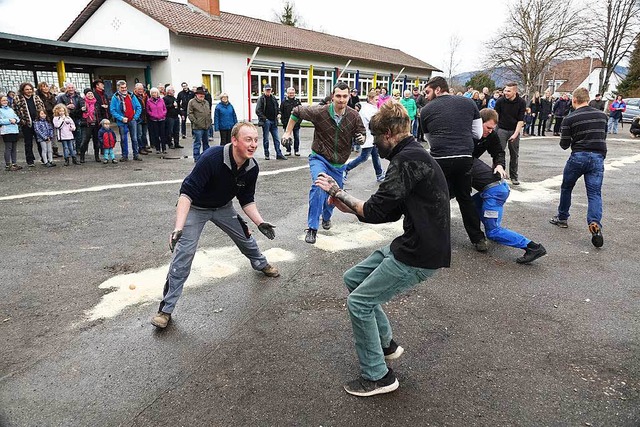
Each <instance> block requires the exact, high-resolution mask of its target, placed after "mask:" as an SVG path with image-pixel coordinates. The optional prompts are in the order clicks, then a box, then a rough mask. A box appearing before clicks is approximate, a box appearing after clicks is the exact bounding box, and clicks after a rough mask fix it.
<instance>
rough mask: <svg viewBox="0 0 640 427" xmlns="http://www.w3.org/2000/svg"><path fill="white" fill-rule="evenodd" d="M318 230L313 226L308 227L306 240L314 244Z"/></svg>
mask: <svg viewBox="0 0 640 427" xmlns="http://www.w3.org/2000/svg"><path fill="white" fill-rule="evenodd" d="M317 233H318V230H314V229H313V228H308V229H307V235H306V236H305V237H304V241H305V242H307V243H311V244H312V245H313V244H314V243H315V242H316V234H317Z"/></svg>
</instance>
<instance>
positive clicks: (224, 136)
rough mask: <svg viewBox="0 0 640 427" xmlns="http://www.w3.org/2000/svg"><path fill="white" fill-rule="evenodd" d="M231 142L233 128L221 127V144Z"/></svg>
mask: <svg viewBox="0 0 640 427" xmlns="http://www.w3.org/2000/svg"><path fill="white" fill-rule="evenodd" d="M230 142H231V129H227V130H222V129H220V145H225V144H228V143H230Z"/></svg>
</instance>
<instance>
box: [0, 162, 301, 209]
mask: <svg viewBox="0 0 640 427" xmlns="http://www.w3.org/2000/svg"><path fill="white" fill-rule="evenodd" d="M308 168H309V165H305V166H296V167H292V168H285V169H278V170H273V171H265V172H260V175H263V176H268V175H277V174H280V173H285V172H293V171H297V170H300V169H308ZM182 181H183V180H182V179H172V180H169V181H150V182H131V183H127V184H111V185H98V186H95V187H85V188H77V189H75V190H58V191H39V192H37V193H24V194H15V195H13V196H3V197H0V202H1V201H7V200H17V199H27V198H30V197H42V196H47V197H48V196H60V195H64V194H78V193H93V192H96V191H106V190H117V189H119V188H131V187H150V186H154V185H166V184H180V183H182Z"/></svg>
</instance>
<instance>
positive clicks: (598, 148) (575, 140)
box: [560, 106, 607, 156]
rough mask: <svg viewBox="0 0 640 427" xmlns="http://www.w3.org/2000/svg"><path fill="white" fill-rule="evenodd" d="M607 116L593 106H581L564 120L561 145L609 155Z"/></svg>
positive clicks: (574, 149)
mask: <svg viewBox="0 0 640 427" xmlns="http://www.w3.org/2000/svg"><path fill="white" fill-rule="evenodd" d="M606 139H607V116H606V115H605V114H604V113H603V112H602V111H600V110H597V109H595V108H593V107H589V106H585V107H580V108H578V109H577V110H576V111H574V112H573V113H571V114H569V115H568V116H567V117H565V119H564V120H563V121H562V127H561V136H560V147H562V148H563V149H564V150H566V149H567V148H569V147H571V151H572V152H577V151H589V152H592V153H600V154H602V155H603V156H606V155H607V142H606Z"/></svg>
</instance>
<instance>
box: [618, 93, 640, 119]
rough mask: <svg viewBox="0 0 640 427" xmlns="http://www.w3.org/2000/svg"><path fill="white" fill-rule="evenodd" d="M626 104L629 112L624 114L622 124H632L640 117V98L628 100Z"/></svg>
mask: <svg viewBox="0 0 640 427" xmlns="http://www.w3.org/2000/svg"><path fill="white" fill-rule="evenodd" d="M624 102H625V103H626V104H627V111H625V112H624V113H622V123H631V122H633V119H635V118H636V117H637V116H640V98H627V99H625V100H624Z"/></svg>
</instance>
